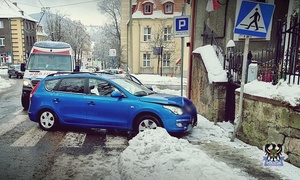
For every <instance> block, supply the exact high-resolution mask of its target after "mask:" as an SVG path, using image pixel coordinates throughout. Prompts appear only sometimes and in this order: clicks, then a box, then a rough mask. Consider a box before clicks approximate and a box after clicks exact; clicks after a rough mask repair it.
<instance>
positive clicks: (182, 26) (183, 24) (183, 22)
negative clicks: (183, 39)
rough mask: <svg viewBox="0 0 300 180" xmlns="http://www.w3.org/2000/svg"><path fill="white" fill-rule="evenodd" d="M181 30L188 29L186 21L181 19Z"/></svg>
mask: <svg viewBox="0 0 300 180" xmlns="http://www.w3.org/2000/svg"><path fill="white" fill-rule="evenodd" d="M178 21H179V27H178V28H179V30H181V29H184V28H186V21H185V20H184V19H179V20H178Z"/></svg>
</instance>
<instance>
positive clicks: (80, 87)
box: [57, 78, 85, 93]
mask: <svg viewBox="0 0 300 180" xmlns="http://www.w3.org/2000/svg"><path fill="white" fill-rule="evenodd" d="M84 81H85V79H84V78H66V79H62V81H61V83H60V84H59V87H58V88H57V90H58V91H63V92H69V93H84Z"/></svg>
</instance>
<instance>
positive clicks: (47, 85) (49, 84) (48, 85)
mask: <svg viewBox="0 0 300 180" xmlns="http://www.w3.org/2000/svg"><path fill="white" fill-rule="evenodd" d="M59 81H60V79H54V80H49V81H46V82H45V88H46V90H47V91H53V90H54V88H55V86H56V84H57V83H58V82H59Z"/></svg>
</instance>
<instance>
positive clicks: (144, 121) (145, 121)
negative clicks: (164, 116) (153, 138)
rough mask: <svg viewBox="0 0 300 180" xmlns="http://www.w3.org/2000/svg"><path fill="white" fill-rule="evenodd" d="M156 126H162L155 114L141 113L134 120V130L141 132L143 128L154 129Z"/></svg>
mask: <svg viewBox="0 0 300 180" xmlns="http://www.w3.org/2000/svg"><path fill="white" fill-rule="evenodd" d="M157 127H162V124H161V123H160V121H159V120H158V119H157V118H156V117H155V116H152V115H143V116H141V117H139V118H138V120H137V121H136V123H135V126H134V131H136V132H142V131H144V130H145V129H156V128H157Z"/></svg>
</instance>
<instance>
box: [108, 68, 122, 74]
mask: <svg viewBox="0 0 300 180" xmlns="http://www.w3.org/2000/svg"><path fill="white" fill-rule="evenodd" d="M106 71H108V72H110V73H112V74H124V73H125V71H124V70H123V69H106Z"/></svg>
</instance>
